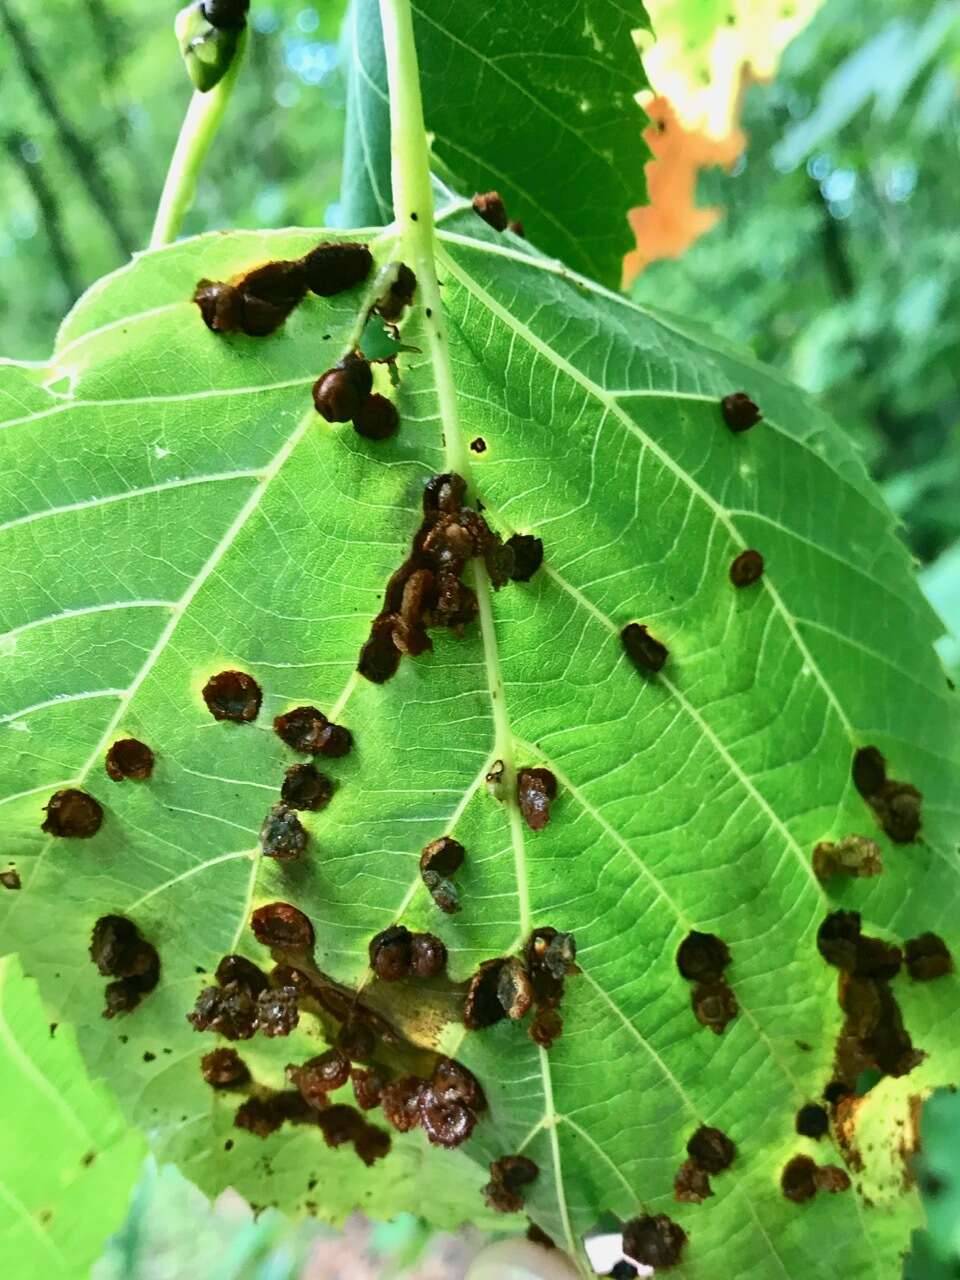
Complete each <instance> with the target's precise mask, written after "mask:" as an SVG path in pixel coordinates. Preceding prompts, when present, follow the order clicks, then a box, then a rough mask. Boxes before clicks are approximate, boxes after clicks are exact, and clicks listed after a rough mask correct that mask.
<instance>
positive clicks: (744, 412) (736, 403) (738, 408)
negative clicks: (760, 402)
mask: <svg viewBox="0 0 960 1280" xmlns="http://www.w3.org/2000/svg"><path fill="white" fill-rule="evenodd" d="M720 410H721V412H722V413H723V420H724V422H725V423H726V424H727V426H728V427H729V428H730V430H731V431H733V432H734V433H739V432H741V431H746V430H747V429H748V428H750V427H755V426H756V425H757V423H758V422H760V421H761V419H762V417H763V414H761V412H760V410H759V409H758V408H757V406H756V405H755V404H754V402H753V401H752V400H751V399H750V397H749V396H748V395H747V393H746V392H745V391H734V392H733V394H732V395H729V396H724V397H723V399H722V400H721V401H720Z"/></svg>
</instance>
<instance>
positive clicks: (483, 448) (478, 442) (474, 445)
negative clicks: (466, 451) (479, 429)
mask: <svg viewBox="0 0 960 1280" xmlns="http://www.w3.org/2000/svg"><path fill="white" fill-rule="evenodd" d="M470 451H471V453H486V452H487V442H486V440H484V438H483V436H477V437H476V438H475V439H473V440H471V441H470Z"/></svg>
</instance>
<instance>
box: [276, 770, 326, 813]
mask: <svg viewBox="0 0 960 1280" xmlns="http://www.w3.org/2000/svg"><path fill="white" fill-rule="evenodd" d="M332 795H333V782H332V781H331V780H330V778H328V777H327V775H326V774H325V773H319V772H318V771H317V770H316V769H315V768H314V767H313V765H312V764H294V765H291V766H290V768H289V769H288V770H287V771H286V773H285V774H284V775H283V785H282V786H281V788H280V799H281V800H282V801H283V803H284V804H285V805H289V806H290V808H291V809H309V810H313V811H315V810H317V809H325V808H326V806H327V805H328V804H329V803H330V798H331V796H332Z"/></svg>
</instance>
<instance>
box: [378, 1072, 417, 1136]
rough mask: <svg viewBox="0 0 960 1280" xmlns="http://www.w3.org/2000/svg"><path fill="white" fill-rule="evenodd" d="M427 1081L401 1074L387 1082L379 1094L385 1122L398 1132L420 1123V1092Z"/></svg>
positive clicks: (405, 1131) (412, 1127)
mask: <svg viewBox="0 0 960 1280" xmlns="http://www.w3.org/2000/svg"><path fill="white" fill-rule="evenodd" d="M426 1087H427V1081H426V1080H423V1079H422V1078H421V1077H420V1076H401V1078H400V1079H399V1080H394V1081H392V1082H391V1083H390V1084H388V1085H387V1086H386V1087H385V1088H384V1089H383V1092H382V1094H381V1099H380V1101H381V1106H382V1107H383V1114H384V1117H385V1118H386V1120H387V1122H388V1123H389V1124H391V1125H393V1127H394V1129H396V1130H397V1132H398V1133H407V1132H409V1130H411V1129H415V1128H416V1127H417V1126H418V1125H419V1123H420V1094H421V1093H422V1091H423V1090H424V1089H425V1088H426Z"/></svg>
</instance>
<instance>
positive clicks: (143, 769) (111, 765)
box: [105, 738, 154, 782]
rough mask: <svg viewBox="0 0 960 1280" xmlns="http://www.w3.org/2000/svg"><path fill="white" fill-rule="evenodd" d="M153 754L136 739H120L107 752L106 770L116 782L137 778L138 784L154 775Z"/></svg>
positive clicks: (145, 745) (144, 744) (143, 743)
mask: <svg viewBox="0 0 960 1280" xmlns="http://www.w3.org/2000/svg"><path fill="white" fill-rule="evenodd" d="M153 759H154V757H153V752H152V751H151V750H150V748H149V747H148V746H147V744H146V743H145V742H139V741H138V740H137V739H136V738H120V739H118V741H116V742H115V743H114V744H113V746H112V747H111V748H110V750H109V751H108V752H107V758H106V762H105V763H106V770H107V773H108V775H109V776H110V777H111V778H112V779H113V780H114V782H122V781H123V780H124V778H135V779H136V780H137V781H138V782H139V781H142V780H143V779H144V778H149V777H150V775H151V773H153Z"/></svg>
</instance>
